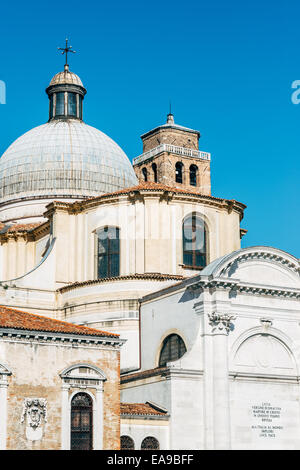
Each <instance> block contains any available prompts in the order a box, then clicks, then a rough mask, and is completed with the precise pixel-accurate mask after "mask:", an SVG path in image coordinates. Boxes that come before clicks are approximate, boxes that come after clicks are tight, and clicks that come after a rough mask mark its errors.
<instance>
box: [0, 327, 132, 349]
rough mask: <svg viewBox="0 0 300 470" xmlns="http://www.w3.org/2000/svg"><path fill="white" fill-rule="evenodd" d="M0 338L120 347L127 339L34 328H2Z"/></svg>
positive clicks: (58, 343)
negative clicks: (36, 329) (35, 329)
mask: <svg viewBox="0 0 300 470" xmlns="http://www.w3.org/2000/svg"><path fill="white" fill-rule="evenodd" d="M0 338H3V339H5V338H7V339H9V340H11V341H17V342H19V341H22V340H26V341H29V342H35V343H36V342H38V343H41V342H43V343H45V342H46V343H49V342H50V343H52V344H53V343H55V344H57V345H61V344H66V345H72V346H75V345H77V346H80V347H81V346H91V345H100V344H101V345H102V346H111V347H113V348H117V349H119V348H120V347H121V346H122V345H123V344H124V343H125V341H126V340H124V339H120V338H113V337H109V336H107V337H106V336H105V337H101V336H92V335H86V336H83V335H76V334H63V333H56V332H49V331H33V330H18V329H17V328H0Z"/></svg>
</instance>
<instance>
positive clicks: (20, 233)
mask: <svg viewBox="0 0 300 470" xmlns="http://www.w3.org/2000/svg"><path fill="white" fill-rule="evenodd" d="M27 225H28V227H29V228H26V224H22V225H20V227H18V224H16V228H15V229H14V226H13V225H12V226H10V228H9V229H8V230H7V231H6V232H3V233H0V241H1V242H2V243H6V242H8V241H9V240H13V241H18V240H21V239H23V240H24V241H26V242H31V241H36V240H39V239H40V238H42V237H44V236H46V235H47V234H49V233H50V222H49V221H46V222H44V223H42V224H40V225H38V226H37V227H33V228H32V227H30V226H31V224H27Z"/></svg>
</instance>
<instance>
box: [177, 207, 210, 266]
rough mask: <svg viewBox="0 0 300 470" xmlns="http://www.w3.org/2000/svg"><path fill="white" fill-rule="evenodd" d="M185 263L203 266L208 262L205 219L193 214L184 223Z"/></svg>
mask: <svg viewBox="0 0 300 470" xmlns="http://www.w3.org/2000/svg"><path fill="white" fill-rule="evenodd" d="M182 243H183V264H184V265H186V266H190V267H192V268H203V267H204V266H206V264H207V231H206V227H205V223H204V221H203V220H202V219H201V218H200V217H197V215H196V214H192V215H191V216H189V217H187V218H186V219H185V220H184V222H183V224H182Z"/></svg>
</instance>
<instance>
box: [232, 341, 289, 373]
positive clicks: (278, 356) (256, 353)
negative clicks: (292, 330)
mask: <svg viewBox="0 0 300 470" xmlns="http://www.w3.org/2000/svg"><path fill="white" fill-rule="evenodd" d="M232 368H233V370H235V371H236V372H242V373H247V372H248V373H261V374H271V375H272V374H275V375H280V374H281V375H282V374H283V375H297V368H296V364H295V360H294V358H293V355H292V353H291V351H290V350H289V348H288V347H287V346H286V344H284V343H283V342H282V341H281V340H280V339H279V338H277V337H276V336H274V335H272V334H266V333H256V334H253V335H252V336H250V337H248V338H247V339H246V340H245V341H243V342H242V343H241V344H240V345H239V347H238V348H237V350H236V352H235V354H234V358H233V362H232Z"/></svg>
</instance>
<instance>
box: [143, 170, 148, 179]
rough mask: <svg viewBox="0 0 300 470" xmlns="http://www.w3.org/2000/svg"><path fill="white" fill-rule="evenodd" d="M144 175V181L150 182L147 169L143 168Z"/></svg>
mask: <svg viewBox="0 0 300 470" xmlns="http://www.w3.org/2000/svg"><path fill="white" fill-rule="evenodd" d="M142 173H143V177H144V181H148V171H147V168H145V167H144V168H143V169H142Z"/></svg>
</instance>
